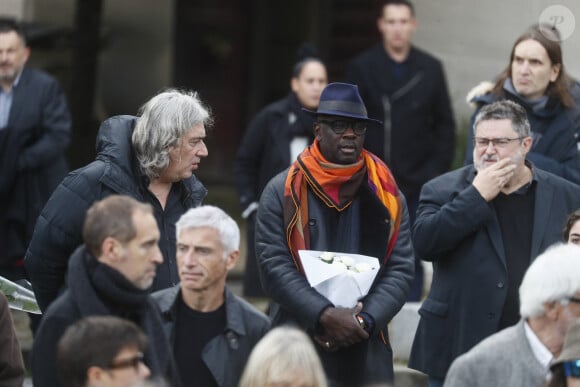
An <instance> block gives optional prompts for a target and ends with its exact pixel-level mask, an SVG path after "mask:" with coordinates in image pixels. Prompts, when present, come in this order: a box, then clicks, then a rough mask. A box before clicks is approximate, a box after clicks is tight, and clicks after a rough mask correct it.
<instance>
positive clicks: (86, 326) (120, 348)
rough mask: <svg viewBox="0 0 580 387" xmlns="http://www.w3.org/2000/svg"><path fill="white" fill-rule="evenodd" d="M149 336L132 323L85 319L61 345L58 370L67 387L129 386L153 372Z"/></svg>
mask: <svg viewBox="0 0 580 387" xmlns="http://www.w3.org/2000/svg"><path fill="white" fill-rule="evenodd" d="M146 347H147V337H146V336H145V334H144V333H143V331H142V330H141V329H140V328H139V327H138V326H137V325H135V324H134V323H132V322H131V321H128V320H125V319H122V318H119V317H115V316H90V317H85V318H83V319H81V320H79V321H77V322H76V323H74V324H73V325H71V326H70V327H68V328H67V330H66V332H65V333H64V335H63V336H62V338H61V339H60V341H59V343H58V350H57V360H56V367H57V373H58V376H59V380H60V381H61V383H62V385H63V387H97V386H99V387H127V386H130V385H133V384H134V383H137V382H139V381H141V380H144V379H145V378H147V377H148V376H149V375H151V371H150V370H149V367H147V366H146V365H145V363H144V356H143V352H144V351H145V348H146Z"/></svg>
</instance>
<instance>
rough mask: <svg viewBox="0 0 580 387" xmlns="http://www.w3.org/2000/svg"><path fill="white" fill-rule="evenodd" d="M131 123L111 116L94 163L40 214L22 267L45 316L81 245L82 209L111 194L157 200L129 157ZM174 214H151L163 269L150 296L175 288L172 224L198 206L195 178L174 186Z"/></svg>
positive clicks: (202, 191)
mask: <svg viewBox="0 0 580 387" xmlns="http://www.w3.org/2000/svg"><path fill="white" fill-rule="evenodd" d="M134 125H135V117H132V116H116V117H112V118H110V119H108V120H106V121H105V122H103V124H102V125H101V128H100V129H99V133H98V135H97V159H96V160H95V161H93V162H92V163H90V164H88V165H87V166H85V167H83V168H80V169H77V170H76V171H73V172H71V173H70V174H69V175H68V176H67V177H66V178H65V179H64V180H63V182H62V183H61V184H60V185H59V186H58V187H57V188H56V190H55V191H54V193H53V195H52V196H51V198H50V200H49V202H48V203H47V205H46V206H45V208H44V209H43V210H42V213H41V214H40V217H39V218H38V222H37V225H36V228H35V230H34V235H33V237H32V241H31V243H30V246H29V248H28V251H27V253H26V259H25V265H26V270H27V271H28V274H29V275H30V279H31V282H32V287H33V289H34V293H35V295H36V299H37V301H38V305H39V306H40V308H41V309H42V310H43V311H44V310H46V308H47V307H48V305H49V304H50V303H51V302H52V301H53V300H54V299H55V298H56V297H57V295H58V293H59V291H60V290H61V289H62V288H63V286H64V285H65V280H64V277H65V273H66V267H67V263H68V257H70V255H71V254H72V252H73V251H74V249H75V248H76V247H78V246H79V245H81V244H82V242H83V241H82V235H81V231H82V227H83V222H84V219H85V213H86V211H87V209H88V208H89V207H90V206H91V205H92V204H93V203H94V202H95V201H97V200H100V199H102V198H105V197H107V196H109V195H112V194H122V195H128V196H131V197H132V198H135V199H137V200H139V201H142V202H152V201H153V200H156V199H154V198H152V195H150V194H149V193H148V189H147V187H148V179H147V178H146V177H145V176H144V175H143V174H142V173H141V172H140V168H139V166H138V163H137V160H136V158H135V156H134V154H133V148H132V145H131V134H132V133H133V127H134ZM178 185H179V187H180V190H181V200H180V202H179V204H178V206H179V208H173V209H172V210H171V211H169V208H168V207H166V209H165V211H158V210H156V211H155V213H154V215H155V218H156V220H157V225H158V226H159V231H160V232H161V239H160V241H159V247H160V249H161V253H162V254H163V263H162V264H161V265H159V266H158V267H157V275H156V277H155V281H154V283H153V288H152V289H153V290H158V289H165V288H168V287H170V286H173V285H175V284H176V283H178V282H179V276H178V274H177V266H176V263H175V241H176V236H175V222H177V220H178V219H179V217H180V216H181V215H182V214H183V213H185V211H187V210H188V209H189V208H192V207H197V206H199V205H200V204H201V203H202V200H203V198H204V197H205V195H206V194H207V190H206V189H205V187H204V186H203V185H202V183H201V182H200V181H199V180H197V178H196V177H195V176H192V177H190V178H189V179H186V180H182V181H181V182H180V183H178Z"/></svg>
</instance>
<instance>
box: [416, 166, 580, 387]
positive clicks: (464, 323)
mask: <svg viewBox="0 0 580 387" xmlns="http://www.w3.org/2000/svg"><path fill="white" fill-rule="evenodd" d="M534 173H535V179H536V180H537V181H536V183H535V184H536V187H535V190H536V191H535V203H534V214H533V219H534V223H533V228H532V238H531V242H532V245H531V250H530V263H531V262H532V261H533V260H534V259H535V258H536V257H537V256H538V255H539V254H541V253H542V252H543V251H544V250H545V249H546V248H547V247H549V246H550V245H552V244H553V243H555V242H559V241H561V238H562V236H561V230H562V226H563V224H564V222H565V220H566V217H567V214H568V213H570V212H572V211H573V210H575V209H577V208H579V207H580V187H579V186H577V185H575V184H572V183H570V182H568V181H566V180H564V179H562V178H560V177H558V176H555V175H553V174H551V173H548V172H545V171H542V170H540V169H535V171H534ZM474 177H475V169H474V168H473V166H472V165H469V166H466V167H463V168H460V169H458V170H455V171H452V172H449V173H446V174H444V175H443V176H440V177H438V178H435V179H433V180H431V181H430V182H428V183H426V184H425V185H424V186H423V189H422V190H421V199H420V201H419V208H418V210H417V218H416V220H415V224H414V226H413V243H414V246H415V252H416V254H417V256H419V257H420V258H422V259H424V260H427V261H432V262H433V283H432V285H431V290H430V292H429V295H428V297H427V298H426V299H425V301H424V302H423V304H422V306H421V309H420V310H419V314H420V315H421V319H420V321H419V326H418V328H417V333H416V335H415V340H414V342H413V347H412V351H411V358H410V360H409V366H410V367H411V368H414V369H417V370H419V371H422V372H424V373H426V374H428V375H430V376H433V377H436V378H444V377H445V374H446V373H447V369H448V368H449V366H450V365H451V362H452V361H453V360H454V359H455V358H456V357H458V356H459V355H461V354H463V353H465V352H467V351H468V350H469V349H470V348H471V347H473V346H474V345H475V344H477V343H478V342H480V341H481V340H482V339H484V338H486V337H488V336H489V335H491V334H493V333H495V332H496V331H497V330H498V326H499V322H500V316H501V312H502V308H503V306H504V303H505V300H506V297H507V289H508V273H507V266H506V256H505V248H504V243H508V242H506V241H503V240H502V234H501V229H500V225H499V222H498V219H497V216H496V214H495V211H494V209H493V206H492V205H491V204H490V203H488V202H486V201H485V200H484V199H483V197H482V196H481V195H480V194H479V192H478V191H477V190H476V189H475V187H474V186H473V184H472V182H473V179H474ZM518 286H519V285H518Z"/></svg>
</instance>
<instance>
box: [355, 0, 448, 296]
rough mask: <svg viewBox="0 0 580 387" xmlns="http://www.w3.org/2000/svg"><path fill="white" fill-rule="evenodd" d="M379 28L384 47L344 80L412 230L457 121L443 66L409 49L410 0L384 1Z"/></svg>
mask: <svg viewBox="0 0 580 387" xmlns="http://www.w3.org/2000/svg"><path fill="white" fill-rule="evenodd" d="M380 3H381V8H380V16H379V18H378V20H377V27H378V29H379V31H380V33H381V35H382V38H383V40H382V42H381V43H382V44H377V45H376V46H374V47H372V48H370V49H369V50H367V51H365V52H363V53H362V54H360V55H359V56H358V57H356V58H355V59H354V60H353V61H352V62H351V63H350V64H349V66H348V68H347V74H346V78H347V79H348V81H349V82H351V83H355V84H357V85H358V87H359V90H360V94H361V97H362V98H363V100H364V101H365V103H366V106H367V109H368V112H369V115H370V116H374V117H377V118H378V119H379V120H382V121H383V125H376V124H375V125H372V124H371V125H370V126H369V130H368V132H367V136H366V140H365V148H366V149H368V150H369V151H371V152H373V153H374V154H376V155H377V156H379V157H380V158H382V159H383V161H384V162H385V163H386V164H387V165H388V166H389V168H390V169H391V171H392V172H393V175H394V176H395V180H397V184H398V185H399V187H400V189H401V191H403V194H405V198H406V199H407V206H408V207H409V216H410V218H411V224H412V223H413V221H414V219H415V211H416V209H417V203H418V201H419V192H420V190H421V186H422V185H423V184H424V183H425V182H427V181H429V180H430V179H432V178H434V177H436V176H438V175H440V174H442V173H445V172H447V171H448V170H449V168H450V167H451V163H452V161H453V155H454V151H455V121H454V119H453V112H452V110H451V104H450V102H449V93H448V92H447V85H446V81H445V75H444V73H443V67H442V65H441V62H439V60H437V59H435V58H434V57H432V56H431V55H429V54H427V53H426V52H424V51H422V50H419V49H418V48H416V47H414V46H413V45H412V44H411V37H412V36H413V33H414V32H415V29H416V26H417V20H416V19H415V11H414V8H413V4H412V3H411V2H410V1H408V0H387V1H382V2H380ZM422 287H423V270H422V266H421V262H420V261H417V262H416V263H415V281H414V283H413V286H412V287H411V293H409V300H411V301H417V300H419V299H420V298H421V294H422Z"/></svg>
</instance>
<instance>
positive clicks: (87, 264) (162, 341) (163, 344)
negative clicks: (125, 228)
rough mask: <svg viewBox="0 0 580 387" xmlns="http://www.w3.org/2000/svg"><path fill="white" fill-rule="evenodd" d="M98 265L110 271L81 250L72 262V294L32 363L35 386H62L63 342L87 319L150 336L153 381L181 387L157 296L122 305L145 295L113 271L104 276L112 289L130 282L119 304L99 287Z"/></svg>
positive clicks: (43, 329) (37, 342)
mask: <svg viewBox="0 0 580 387" xmlns="http://www.w3.org/2000/svg"><path fill="white" fill-rule="evenodd" d="M97 265H101V267H104V266H105V264H102V263H97V261H96V259H95V257H93V256H92V255H91V254H90V253H89V252H88V251H87V249H86V247H85V246H82V247H80V248H78V249H77V250H76V251H75V252H74V254H73V256H72V257H71V258H70V272H71V275H70V276H69V278H68V289H67V290H66V291H65V292H64V293H63V294H62V295H61V296H60V297H58V298H57V299H56V301H55V302H54V303H52V304H51V305H50V308H48V310H47V311H46V313H45V315H44V316H43V318H42V322H41V324H40V327H39V328H38V332H37V334H36V336H35V337H34V344H33V349H32V358H31V368H32V377H33V382H34V385H35V386H36V387H43V386H46V387H57V386H60V385H61V384H60V383H59V382H58V377H57V373H56V349H57V345H58V341H59V340H60V338H61V337H62V335H63V334H64V332H65V331H66V329H67V328H68V327H69V326H71V325H72V324H74V323H75V322H76V321H78V320H80V319H81V318H83V317H87V316H108V315H114V316H117V317H121V318H125V319H128V320H132V321H133V322H134V323H135V324H137V325H138V326H139V327H140V328H141V329H142V330H143V332H144V333H145V335H146V336H147V349H146V351H145V364H147V366H148V367H149V369H150V370H151V374H152V376H162V377H163V378H165V379H166V380H168V381H169V382H170V383H171V386H175V387H177V386H179V377H178V375H177V368H176V367H175V363H174V361H173V355H172V351H171V347H170V346H169V340H168V338H167V336H166V335H165V333H164V332H163V327H162V321H161V312H160V311H159V308H158V307H157V304H156V303H155V301H153V299H152V298H151V296H149V295H145V297H144V298H143V299H142V301H140V302H139V304H138V305H130V304H123V302H122V301H120V300H123V299H125V298H127V299H131V300H135V299H137V298H139V299H141V296H143V294H142V292H143V291H142V290H139V289H137V288H135V287H132V286H131V285H130V283H129V281H128V280H126V279H125V278H124V277H123V275H122V274H121V273H120V272H118V271H115V270H114V269H113V268H108V270H102V271H101V273H104V275H105V276H106V277H107V278H108V279H109V280H110V282H111V283H113V284H119V283H120V282H125V283H124V284H123V286H124V289H123V291H119V292H117V293H115V294H116V295H117V296H118V298H115V301H112V300H111V297H110V294H109V295H106V296H105V295H104V294H103V293H102V292H101V291H99V289H98V288H97V287H96V286H95V283H93V282H94V281H95V279H94V272H95V270H96V269H95V268H96V267H97ZM99 278H103V277H102V276H101V277H99ZM112 288H113V287H110V289H112ZM119 288H120V286H119ZM115 291H116V289H113V290H109V292H110V293H114V292H115ZM125 294H126V295H125Z"/></svg>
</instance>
